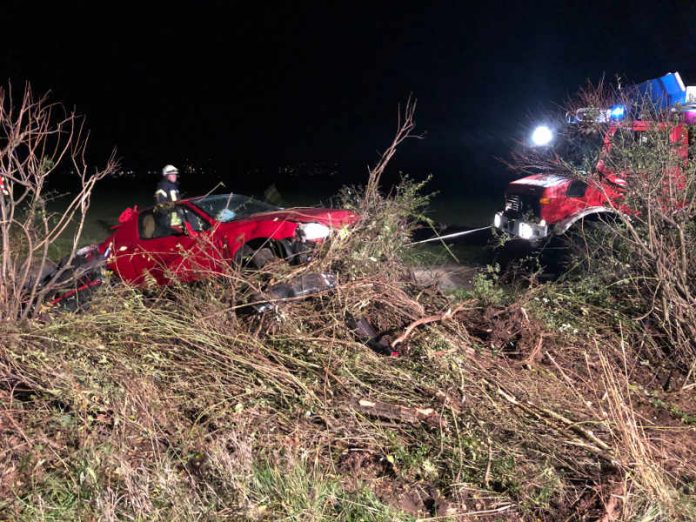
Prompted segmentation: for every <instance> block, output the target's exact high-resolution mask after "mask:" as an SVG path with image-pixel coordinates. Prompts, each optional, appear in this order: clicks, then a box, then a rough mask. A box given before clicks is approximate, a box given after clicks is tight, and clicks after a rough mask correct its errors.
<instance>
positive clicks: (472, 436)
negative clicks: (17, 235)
mask: <svg viewBox="0 0 696 522" xmlns="http://www.w3.org/2000/svg"><path fill="white" fill-rule="evenodd" d="M372 187H374V185H372ZM369 188H370V187H369V186H368V190H369ZM396 193H397V194H401V195H402V196H403V195H405V194H411V192H410V189H407V190H404V191H401V192H396ZM400 197H401V196H400ZM403 197H405V196H403ZM409 197H411V196H409ZM398 199H399V198H398V197H397V198H396V199H392V200H390V199H389V198H385V197H384V196H382V195H380V194H379V192H371V193H369V202H368V203H366V207H365V209H364V210H365V213H364V215H363V221H362V223H360V224H358V226H357V227H356V228H355V229H354V230H352V231H351V232H350V233H349V234H347V235H343V236H339V237H336V238H334V241H332V242H331V244H327V245H325V250H324V251H323V255H322V256H319V257H317V258H316V259H315V260H314V261H313V262H312V263H310V265H308V266H304V267H290V266H286V265H283V264H281V263H277V264H276V265H275V266H271V267H267V268H264V270H263V271H260V272H253V273H240V272H238V271H234V270H230V272H229V274H228V275H227V277H225V278H220V279H218V280H215V281H210V282H207V283H204V284H199V285H195V286H183V285H182V286H180V287H175V288H174V289H170V290H169V291H167V292H164V293H163V294H162V295H156V294H153V293H152V292H150V293H148V294H147V295H145V294H143V293H141V292H140V291H138V290H135V289H131V288H128V287H124V286H114V287H110V286H104V287H102V288H101V289H100V291H99V292H97V293H96V295H95V300H94V301H93V303H92V306H91V308H90V312H89V313H84V314H60V315H57V316H55V317H53V318H52V320H51V321H50V322H45V323H39V322H34V323H20V324H12V323H7V324H4V325H3V326H2V328H3V333H2V339H3V343H2V347H1V348H0V394H2V395H3V400H2V401H0V426H1V428H0V437H1V439H0V440H1V441H2V442H0V452H1V453H0V459H1V461H2V464H1V465H0V466H1V469H2V470H3V471H2V475H0V499H2V500H0V510H2V515H3V518H14V519H25V520H37V519H43V520H69V519H91V518H98V519H103V520H120V519H136V520H165V519H166V520H191V519H205V520H223V519H233V520H279V519H286V520H346V521H348V520H350V521H353V520H385V521H386V520H414V519H415V518H416V517H418V518H423V517H430V516H434V517H438V518H439V519H447V518H450V519H452V520H457V519H461V520H466V519H467V518H477V519H490V520H518V519H520V518H523V519H527V520H538V519H541V520H563V519H578V520H582V519H600V518H602V517H604V519H605V520H614V519H617V518H618V517H620V516H623V518H624V519H626V520H629V519H634V518H640V517H642V519H643V520H666V519H669V520H678V519H680V518H681V519H687V518H688V517H689V516H690V515H693V505H689V501H690V500H693V493H694V491H693V488H694V481H695V479H696V470H694V468H693V462H694V450H695V448H694V441H693V437H692V436H690V432H688V431H687V430H688V423H687V422H686V421H685V419H687V420H688V419H690V417H688V416H689V415H693V406H692V404H691V403H690V402H689V401H688V396H686V395H680V396H674V395H667V394H664V393H662V392H660V391H659V390H655V386H654V382H653V381H651V371H650V368H649V367H646V366H643V365H641V364H640V359H639V358H638V357H634V355H635V352H636V351H637V348H636V347H634V346H632V345H629V344H627V343H626V342H625V340H624V339H623V338H622V337H621V335H620V334H619V333H618V332H620V330H621V328H627V329H628V328H631V327H632V326H631V325H632V323H631V322H630V321H629V320H626V319H625V318H623V317H619V316H617V317H615V319H614V321H613V322H611V323H610V322H608V321H606V320H605V319H604V318H603V317H602V316H601V313H599V312H597V311H596V310H594V309H592V308H589V309H588V311H587V313H586V314H582V315H581V316H582V317H583V318H584V320H586V321H587V322H588V323H590V324H593V325H596V329H595V330H592V329H591V328H589V327H586V328H583V329H582V330H579V331H578V332H577V333H573V332H572V331H568V330H566V329H564V330H562V331H559V329H557V328H554V327H552V323H551V322H550V318H551V317H553V314H554V313H555V311H554V309H553V308H551V306H552V305H553V304H554V303H553V301H552V299H550V297H552V292H553V291H555V287H547V288H541V289H533V290H531V291H529V292H527V293H525V294H523V295H521V296H517V299H514V300H511V301H510V302H512V304H509V305H493V304H490V303H483V302H481V301H478V300H476V299H470V300H460V301H457V300H455V299H453V298H451V297H448V296H445V295H443V294H442V293H440V292H439V291H438V290H437V288H434V287H433V288H423V287H417V286H416V285H415V283H414V282H413V280H412V279H411V278H410V277H409V276H408V270H407V269H406V268H405V267H404V266H403V265H402V264H400V262H399V259H398V257H397V256H392V255H390V254H389V252H388V251H386V247H384V246H380V247H376V246H375V245H389V244H390V241H392V242H394V241H395V238H399V237H403V236H401V235H399V233H398V231H397V233H396V234H395V231H394V230H392V229H391V227H379V226H376V225H375V224H378V223H394V224H400V225H399V226H408V223H409V222H410V220H409V216H408V215H405V214H403V213H401V212H402V210H403V209H404V208H406V209H413V208H416V207H418V204H417V198H416V199H414V200H411V201H410V202H406V201H402V202H401V203H397V202H398ZM392 244H394V243H392ZM372 248H379V250H378V251H373V250H370V249H372ZM403 248H406V247H405V246H403ZM351 252H356V253H357V254H358V256H357V257H356V258H354V259H352V260H351V262H349V263H347V262H346V257H347V256H349V255H350V253H351ZM378 253H381V254H384V257H381V256H380V257H376V256H377V255H378ZM370 258H375V259H377V260H378V262H376V263H375V262H373V261H372V260H371V259H370ZM316 270H324V271H328V270H331V271H334V272H335V273H336V274H337V276H338V279H339V284H338V286H337V287H336V288H335V289H334V290H333V291H331V292H325V293H323V294H319V295H316V296H314V297H312V298H310V299H303V300H289V301H288V302H284V303H277V306H276V308H275V309H274V310H273V311H271V312H268V313H265V314H250V313H249V311H248V309H247V307H245V306H243V303H244V302H245V301H246V298H245V294H246V293H249V294H252V293H254V292H256V291H257V290H258V289H260V288H261V289H262V288H263V287H264V286H265V285H268V284H273V283H275V282H278V281H283V280H289V279H291V278H294V277H296V276H297V275H298V273H301V272H303V271H304V272H309V271H316ZM581 302H582V301H580V300H576V301H569V302H568V303H566V304H565V305H564V306H563V307H562V308H563V310H562V312H564V313H568V312H570V311H571V310H572V308H573V307H579V306H585V305H584V304H580V303H581ZM240 303H242V304H240ZM351 317H352V318H354V319H364V320H365V321H367V323H369V324H370V325H371V326H372V328H373V329H374V330H375V332H376V333H377V336H378V337H379V341H380V342H381V343H383V344H384V343H386V345H387V346H388V347H389V348H391V351H393V352H395V353H394V354H391V355H389V354H388V353H389V352H386V354H385V352H382V351H380V350H376V349H374V345H373V344H371V343H369V342H367V340H366V339H365V338H364V336H363V335H361V333H360V332H358V331H356V329H355V328H354V327H353V326H352V325H353V324H354V323H353V322H351V321H350V320H349V318H351ZM619 325H623V326H621V328H619ZM578 326H580V325H578ZM684 393H686V392H684ZM665 405H668V406H665ZM674 409H676V410H674ZM672 411H679V412H681V413H683V415H680V416H675V415H672V414H671V412H672ZM656 412H659V413H661V415H660V416H659V419H657V420H653V415H654V414H655V413H656ZM685 416H686V417H685Z"/></svg>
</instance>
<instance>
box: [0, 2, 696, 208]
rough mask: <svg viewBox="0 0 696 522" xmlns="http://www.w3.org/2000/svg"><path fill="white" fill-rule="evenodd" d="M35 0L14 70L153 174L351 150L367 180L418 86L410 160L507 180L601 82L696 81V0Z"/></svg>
mask: <svg viewBox="0 0 696 522" xmlns="http://www.w3.org/2000/svg"><path fill="white" fill-rule="evenodd" d="M29 7H30V8H31V9H30V10H29V9H27V6H24V5H23V4H22V3H21V2H10V4H9V5H8V6H7V7H6V8H5V10H4V12H3V13H2V15H1V17H2V21H3V28H4V30H5V36H6V38H5V40H6V42H7V43H6V45H4V46H3V50H2V52H0V67H1V68H2V71H3V72H4V74H3V76H4V77H5V78H4V82H3V83H5V84H6V83H7V82H8V81H11V82H12V83H13V84H14V85H15V88H16V87H17V86H21V85H22V84H23V83H24V82H25V81H29V82H31V84H32V85H33V88H34V90H35V91H36V92H37V93H42V92H46V91H49V90H50V91H51V92H52V93H53V99H54V100H56V101H60V102H62V103H64V104H65V105H66V106H68V107H72V106H75V107H76V108H77V110H78V112H80V113H82V114H84V115H86V118H87V124H88V125H87V126H88V128H89V129H90V130H91V145H90V148H89V150H90V159H91V160H92V161H93V162H95V163H96V164H103V163H104V162H105V160H106V158H107V157H108V156H109V154H110V152H111V151H112V150H113V149H114V148H116V149H117V150H118V155H119V157H120V158H121V159H122V166H123V168H124V169H125V170H134V171H136V172H137V173H138V174H137V179H136V180H135V182H136V183H137V184H138V185H148V184H154V183H155V182H156V179H157V177H156V175H155V178H154V179H151V177H150V175H147V174H143V173H145V172H147V171H154V172H157V171H158V170H159V169H161V168H162V166H163V165H165V164H167V163H173V164H175V165H177V166H179V168H182V169H183V168H184V167H186V165H193V166H195V167H197V168H202V169H205V170H206V171H207V172H212V171H216V172H217V173H218V176H219V177H220V178H223V179H225V180H226V181H228V182H229V183H230V185H237V186H243V187H248V186H249V187H250V186H258V187H262V186H264V185H269V184H271V183H274V182H284V181H285V178H283V176H282V175H280V174H279V173H278V172H279V168H280V167H282V166H283V165H297V164H299V163H301V162H308V163H310V164H311V163H315V162H319V163H324V164H333V163H336V164H338V165H340V166H341V167H340V168H341V170H340V173H339V175H338V176H339V177H338V179H336V182H337V184H339V185H340V184H342V183H359V182H360V181H364V180H365V179H366V175H367V166H368V165H371V164H374V163H375V162H376V161H377V159H378V157H379V153H380V152H381V151H382V150H383V149H384V148H385V147H386V146H387V145H388V144H389V142H390V141H391V138H392V136H393V133H394V130H395V127H396V117H397V107H398V105H399V104H403V103H404V102H405V100H406V99H407V98H408V96H409V95H411V94H412V95H413V96H414V97H415V98H417V100H418V109H417V113H416V120H417V124H418V127H417V131H418V132H424V133H425V138H424V139H423V140H411V141H409V142H407V143H405V144H404V145H403V146H402V147H401V149H400V151H399V154H398V156H397V158H396V161H395V162H394V164H393V165H392V166H391V168H392V170H393V172H394V173H396V172H399V171H402V172H404V173H408V174H409V175H411V176H412V177H414V178H416V179H423V178H425V177H426V176H427V175H428V174H432V175H433V176H434V183H433V185H434V187H435V188H445V189H447V190H451V191H453V192H454V193H461V194H462V197H465V196H467V195H471V194H470V193H471V192H480V191H484V192H490V193H495V192H497V191H500V190H501V189H502V187H503V186H504V185H505V183H506V182H507V181H508V180H509V179H511V178H512V177H513V176H514V175H513V174H512V173H510V172H509V171H508V170H507V169H506V168H505V167H504V165H503V164H502V163H501V162H500V161H499V158H505V157H507V154H508V153H509V150H510V148H511V146H512V145H513V144H514V143H515V140H517V139H519V138H520V137H521V136H523V135H524V133H525V132H526V131H527V129H528V127H529V126H530V125H531V124H532V123H533V121H534V119H535V118H537V117H539V116H540V115H542V114H544V112H545V111H548V110H553V109H555V108H556V107H558V105H559V104H562V103H563V102H565V101H566V100H567V99H568V98H569V97H570V96H571V95H572V94H573V93H574V92H576V91H577V89H579V88H580V87H581V86H583V85H584V84H585V82H586V81H587V80H589V81H592V82H597V81H599V80H601V79H602V78H603V77H605V76H606V78H607V79H612V78H614V76H615V75H621V76H622V77H624V78H626V79H628V80H635V81H640V80H644V79H647V78H651V77H656V76H659V75H662V74H664V73H666V72H668V71H680V72H681V73H682V76H683V77H684V79H685V80H686V81H687V83H688V82H689V80H691V81H692V82H694V83H696V67H695V66H694V65H693V64H692V63H690V61H689V59H690V58H691V57H692V56H694V51H695V50H696V29H694V28H696V23H694V22H696V7H691V6H690V7H684V6H683V5H682V3H681V2H668V3H665V4H661V5H660V7H659V9H658V8H653V11H648V10H646V9H645V8H644V7H643V4H640V3H631V2H628V3H625V4H616V3H613V4H612V5H609V6H607V5H605V4H604V3H599V2H597V3H582V4H579V3H577V4H576V3H573V4H571V5H561V4H559V3H548V4H544V3H537V4H535V5H534V6H533V7H532V6H525V5H520V4H518V3H507V2H503V3H501V4H499V6H497V7H494V6H484V5H475V6H472V7H468V6H467V7H464V6H463V5H462V4H460V3H458V2H442V3H438V4H437V5H436V6H431V5H428V4H421V3H407V4H404V3H398V4H397V3H393V4H392V3H380V4H379V5H371V4H370V5H368V4H365V5H356V4H354V3H335V4H331V5H325V4H321V3H303V4H301V5H292V4H290V3H274V4H263V5H260V6H254V7H251V6H248V5H246V4H244V3H238V2H232V3H229V2H202V3H201V2H197V3H188V4H185V5H184V6H178V7H172V6H171V5H167V4H164V5H161V6H152V5H150V4H147V5H146V4H144V3H140V4H129V3H127V2H126V3H119V4H118V8H117V9H113V10H112V11H111V12H109V13H108V14H107V15H103V14H101V13H102V9H103V7H101V6H95V5H94V4H92V3H87V2H76V3H73V4H71V6H70V7H66V6H64V5H60V6H58V5H49V6H43V7H40V8H39V7H36V6H29ZM657 35H660V36H659V37H658V36H657ZM665 35H667V36H665ZM395 177H396V176H395V175H392V179H394V178H395ZM210 181H211V180H209V179H196V178H189V179H182V185H184V186H186V185H187V184H190V185H191V186H194V185H195V186H201V187H203V186H208V185H210V183H209V182H210Z"/></svg>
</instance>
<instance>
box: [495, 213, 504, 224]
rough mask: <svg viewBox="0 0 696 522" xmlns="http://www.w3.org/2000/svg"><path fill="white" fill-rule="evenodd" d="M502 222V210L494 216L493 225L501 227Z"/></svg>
mask: <svg viewBox="0 0 696 522" xmlns="http://www.w3.org/2000/svg"><path fill="white" fill-rule="evenodd" d="M502 222H503V219H502V217H501V216H500V212H496V214H495V217H494V218H493V226H494V227H495V228H500V225H501V223H502Z"/></svg>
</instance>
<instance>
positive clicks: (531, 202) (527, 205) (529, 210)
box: [505, 194, 540, 217]
mask: <svg viewBox="0 0 696 522" xmlns="http://www.w3.org/2000/svg"><path fill="white" fill-rule="evenodd" d="M539 211H540V208H539V201H538V198H536V197H533V196H526V195H524V196H523V195H520V194H508V195H507V196H506V197H505V214H507V215H508V216H509V217H520V216H522V215H525V214H528V215H533V216H538V215H539Z"/></svg>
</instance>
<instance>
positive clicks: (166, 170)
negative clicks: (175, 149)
mask: <svg viewBox="0 0 696 522" xmlns="http://www.w3.org/2000/svg"><path fill="white" fill-rule="evenodd" d="M178 173H179V169H177V168H176V167H175V166H174V165H166V166H165V167H164V168H163V169H162V175H163V176H167V175H169V174H178Z"/></svg>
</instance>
